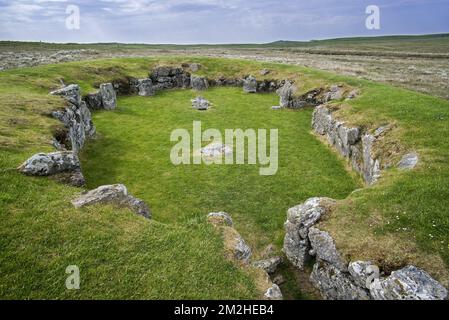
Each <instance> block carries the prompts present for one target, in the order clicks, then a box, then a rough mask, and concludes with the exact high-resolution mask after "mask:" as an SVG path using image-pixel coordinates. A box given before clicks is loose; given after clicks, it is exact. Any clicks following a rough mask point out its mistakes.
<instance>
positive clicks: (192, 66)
mask: <svg viewBox="0 0 449 320" xmlns="http://www.w3.org/2000/svg"><path fill="white" fill-rule="evenodd" d="M189 68H190V70H191V71H192V72H197V71H199V70H201V68H202V66H201V64H199V63H191V64H190V65H189Z"/></svg>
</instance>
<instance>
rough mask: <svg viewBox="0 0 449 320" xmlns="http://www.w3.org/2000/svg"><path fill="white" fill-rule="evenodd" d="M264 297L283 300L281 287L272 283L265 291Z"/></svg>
mask: <svg viewBox="0 0 449 320" xmlns="http://www.w3.org/2000/svg"><path fill="white" fill-rule="evenodd" d="M264 297H265V299H267V300H283V299H284V298H283V296H282V292H281V289H280V288H279V286H278V285H277V284H274V283H273V285H272V286H271V287H270V288H269V289H268V290H267V291H266V292H265V294H264Z"/></svg>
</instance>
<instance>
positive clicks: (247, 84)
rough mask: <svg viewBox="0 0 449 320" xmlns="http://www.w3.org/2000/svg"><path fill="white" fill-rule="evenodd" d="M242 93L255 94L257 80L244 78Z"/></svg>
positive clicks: (250, 77)
mask: <svg viewBox="0 0 449 320" xmlns="http://www.w3.org/2000/svg"><path fill="white" fill-rule="evenodd" d="M243 91H245V92H246V93H256V92H257V80H256V78H254V77H253V76H249V77H246V78H245V79H244V80H243Z"/></svg>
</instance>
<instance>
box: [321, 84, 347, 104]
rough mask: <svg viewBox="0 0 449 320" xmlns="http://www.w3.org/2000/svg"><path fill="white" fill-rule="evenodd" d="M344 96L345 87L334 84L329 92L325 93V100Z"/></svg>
mask: <svg viewBox="0 0 449 320" xmlns="http://www.w3.org/2000/svg"><path fill="white" fill-rule="evenodd" d="M343 96H344V88H343V87H342V86H338V85H332V86H331V87H330V89H329V91H328V92H326V93H325V96H324V102H328V101H332V100H341V99H343Z"/></svg>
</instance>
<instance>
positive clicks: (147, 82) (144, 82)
mask: <svg viewBox="0 0 449 320" xmlns="http://www.w3.org/2000/svg"><path fill="white" fill-rule="evenodd" d="M137 90H138V95H139V96H143V97H149V96H153V95H154V94H155V90H154V87H153V82H152V81H151V79H139V80H137Z"/></svg>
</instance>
